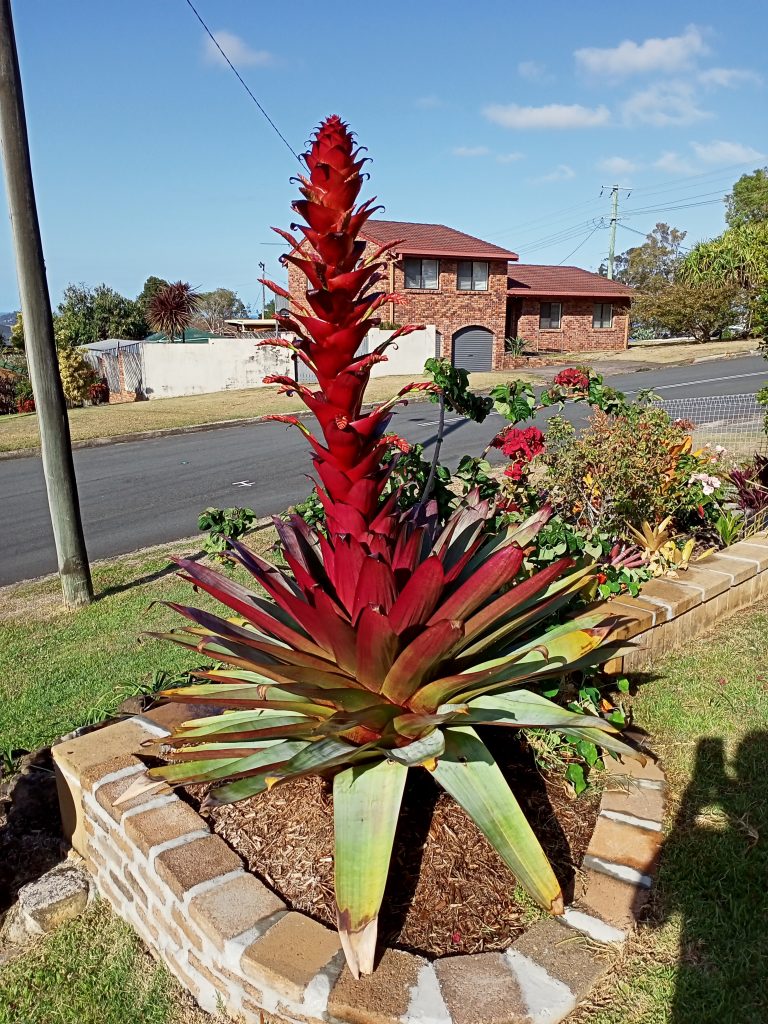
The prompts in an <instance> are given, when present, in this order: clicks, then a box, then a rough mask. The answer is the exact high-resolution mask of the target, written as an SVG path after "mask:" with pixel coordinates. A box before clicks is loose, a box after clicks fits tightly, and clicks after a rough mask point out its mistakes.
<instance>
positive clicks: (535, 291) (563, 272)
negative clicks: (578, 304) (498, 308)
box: [507, 263, 634, 299]
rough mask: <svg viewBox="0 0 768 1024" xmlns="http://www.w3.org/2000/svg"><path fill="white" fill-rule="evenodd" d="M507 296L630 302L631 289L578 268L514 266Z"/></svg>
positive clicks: (510, 269) (529, 264)
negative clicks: (625, 300) (582, 298)
mask: <svg viewBox="0 0 768 1024" xmlns="http://www.w3.org/2000/svg"><path fill="white" fill-rule="evenodd" d="M508 285H509V288H508V290H507V294H508V295H519V296H525V295H528V296H543V295H546V296H547V297H549V296H552V297H553V298H559V297H563V298H567V297H571V296H573V297H577V296H580V295H581V296H584V297H586V298H593V297H594V298H603V297H605V298H611V299H630V298H631V297H632V295H633V294H634V289H632V288H629V287H628V286H627V285H625V284H622V283H621V282H620V281H609V280H608V278H607V277H602V276H601V275H600V274H592V273H591V272H590V271H589V270H582V269H581V267H552V266H546V265H542V264H533V263H526V264H520V263H517V264H515V266H514V267H510V268H509V280H508Z"/></svg>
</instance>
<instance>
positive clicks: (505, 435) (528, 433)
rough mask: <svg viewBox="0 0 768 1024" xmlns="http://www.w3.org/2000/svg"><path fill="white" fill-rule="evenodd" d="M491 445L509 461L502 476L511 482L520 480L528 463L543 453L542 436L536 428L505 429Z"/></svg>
mask: <svg viewBox="0 0 768 1024" xmlns="http://www.w3.org/2000/svg"><path fill="white" fill-rule="evenodd" d="M491 443H492V445H493V447H494V448H499V449H500V450H501V451H502V453H503V454H504V455H506V456H507V458H508V459H510V460H511V464H510V465H509V466H507V468H506V469H505V470H504V476H508V477H511V478H512V479H513V480H521V479H522V478H523V476H524V474H525V473H526V472H527V470H528V463H529V462H531V461H532V460H533V459H535V458H536V456H537V455H540V454H541V453H542V452H543V451H544V435H543V434H542V432H541V431H540V430H539V428H538V427H525V428H524V429H520V428H519V427H507V429H506V430H503V431H502V432H501V433H500V434H497V435H496V437H494V439H493V441H492V442H491Z"/></svg>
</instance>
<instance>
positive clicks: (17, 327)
mask: <svg viewBox="0 0 768 1024" xmlns="http://www.w3.org/2000/svg"><path fill="white" fill-rule="evenodd" d="M11 344H12V345H13V347H14V348H16V349H18V350H19V351H20V352H23V351H24V321H23V320H22V316H21V312H18V313H17V314H16V323H15V324H14V325H13V327H12V328H11Z"/></svg>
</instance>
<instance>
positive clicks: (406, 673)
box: [381, 619, 464, 704]
mask: <svg viewBox="0 0 768 1024" xmlns="http://www.w3.org/2000/svg"><path fill="white" fill-rule="evenodd" d="M463 635H464V628H463V626H462V624H461V623H460V622H451V621H449V620H448V619H442V620H441V621H440V622H435V623H434V624H433V625H431V626H429V628H428V629H425V630H424V632H423V633H420V634H419V636H417V637H416V639H415V640H413V641H412V642H411V643H410V644H408V646H407V647H406V648H405V649H404V650H403V651H402V652H401V653H400V655H399V657H398V659H397V661H396V662H395V663H394V665H393V666H392V668H391V669H390V670H389V672H388V673H387V678H386V679H385V680H384V685H383V686H382V688H381V692H382V694H383V695H384V696H385V697H387V698H388V699H389V700H392V701H394V702H395V703H397V704H407V702H408V701H409V700H410V698H411V697H412V696H413V695H414V694H415V693H417V692H418V690H419V688H420V687H421V686H422V684H423V683H424V682H425V681H426V680H427V678H428V677H429V675H430V673H431V672H432V671H433V670H434V669H435V667H436V666H437V665H439V664H440V662H441V661H443V659H444V658H445V657H446V656H447V655H448V653H449V652H450V651H451V650H452V649H453V648H454V647H455V646H456V644H457V643H458V642H459V641H460V640H461V638H462V637H463Z"/></svg>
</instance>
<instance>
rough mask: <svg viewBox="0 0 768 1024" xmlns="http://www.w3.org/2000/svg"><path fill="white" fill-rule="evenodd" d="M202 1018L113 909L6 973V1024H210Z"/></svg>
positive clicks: (0, 1022) (0, 1002) (2, 1009)
mask: <svg viewBox="0 0 768 1024" xmlns="http://www.w3.org/2000/svg"><path fill="white" fill-rule="evenodd" d="M206 1021H209V1022H212V1021H213V1018H211V1017H209V1016H208V1015H207V1014H204V1013H203V1012H202V1010H200V1009H198V1007H196V1006H195V1005H194V1003H193V1001H192V999H191V997H190V996H188V995H187V994H186V993H185V992H182V990H181V988H180V987H179V986H178V985H177V984H176V982H175V981H174V980H173V978H171V976H170V975H169V974H168V971H167V970H166V969H165V968H164V967H162V966H161V965H159V964H157V963H156V962H155V961H154V960H153V959H152V958H151V957H150V955H149V954H148V953H147V952H146V950H145V949H144V947H143V946H142V944H141V942H140V941H139V939H138V938H137V936H136V935H135V933H134V932H133V931H132V929H131V928H130V927H129V926H128V925H127V924H124V923H123V922H122V921H121V920H120V919H119V918H118V917H116V916H115V915H114V914H112V913H111V912H110V910H109V908H108V906H107V905H106V904H104V903H102V902H100V901H99V902H97V903H96V904H95V905H94V906H92V907H91V908H89V910H88V911H87V912H86V913H85V914H84V915H83V917H81V918H79V919H78V920H77V921H73V922H72V923H71V924H68V925H65V926H64V927H63V928H61V929H60V930H59V931H58V932H56V933H55V934H54V935H52V936H50V937H49V938H47V939H45V940H44V941H42V942H39V943H37V944H36V945H35V946H34V947H33V948H32V949H31V950H29V951H28V952H27V953H25V954H24V956H23V957H21V958H20V959H18V960H15V961H12V962H11V963H9V964H7V965H6V966H5V967H2V968H0V1024H205V1022H206Z"/></svg>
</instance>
